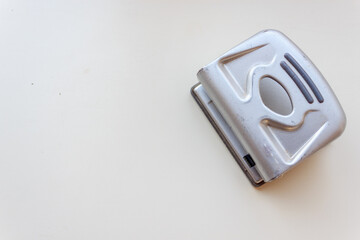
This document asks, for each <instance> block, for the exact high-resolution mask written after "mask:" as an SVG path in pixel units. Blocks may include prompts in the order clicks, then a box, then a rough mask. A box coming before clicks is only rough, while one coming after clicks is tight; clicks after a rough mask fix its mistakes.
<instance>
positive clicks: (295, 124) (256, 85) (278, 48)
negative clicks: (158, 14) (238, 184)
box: [191, 30, 346, 187]
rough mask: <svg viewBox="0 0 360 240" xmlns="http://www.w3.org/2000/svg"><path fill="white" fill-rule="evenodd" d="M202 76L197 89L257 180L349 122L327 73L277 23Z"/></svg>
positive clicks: (215, 124) (296, 160)
mask: <svg viewBox="0 0 360 240" xmlns="http://www.w3.org/2000/svg"><path fill="white" fill-rule="evenodd" d="M254 46H258V47H254ZM197 76H198V79H199V82H200V83H198V84H196V85H195V86H194V87H193V88H192V89H191V93H192V95H193V96H194V98H195V100H196V102H197V103H198V104H199V106H200V107H201V109H202V110H203V112H204V113H205V115H206V116H207V118H208V119H209V121H210V122H211V124H212V125H213V127H214V128H215V130H216V131H217V133H218V134H219V136H220V137H221V139H222V140H223V142H224V143H225V144H226V146H227V148H228V149H229V151H230V152H231V154H232V155H233V157H234V158H235V160H236V161H237V162H238V163H239V166H240V167H241V169H242V170H243V171H244V173H245V174H246V176H247V177H248V179H249V180H250V182H251V183H252V184H253V185H254V186H256V187H258V186H261V185H262V184H264V183H266V182H270V181H272V180H274V179H276V178H278V177H279V176H281V175H282V174H284V173H285V172H287V171H288V170H290V169H291V168H293V167H294V166H296V165H297V164H298V163H299V162H301V161H303V160H304V159H305V158H306V157H308V156H310V155H311V154H312V153H314V152H316V151H317V150H319V149H320V148H322V147H323V146H325V145H326V144H327V143H329V142H331V141H332V140H334V139H335V138H337V137H338V136H340V134H341V133H342V132H343V131H344V129H345V125H346V117H345V113H344V111H343V109H342V107H341V105H340V103H339V101H338V100H337V98H336V96H335V95H334V93H333V91H332V89H331V88H330V87H329V85H328V83H327V82H326V80H325V79H324V77H323V76H322V74H321V73H320V72H319V71H318V70H317V68H316V67H315V66H314V65H313V64H312V63H311V62H310V60H308V59H307V58H306V57H304V53H303V52H302V51H301V50H300V49H299V48H298V47H297V46H296V45H295V44H294V43H293V42H292V41H290V40H289V39H288V38H287V37H286V36H285V35H283V34H282V33H280V32H278V31H275V30H266V31H262V32H260V33H258V34H256V35H254V36H253V37H251V38H249V39H248V40H246V41H245V42H243V43H241V44H239V45H238V46H236V47H234V48H233V49H231V50H229V51H228V52H226V53H225V54H223V55H222V56H220V57H219V58H217V59H216V60H215V61H213V62H211V63H210V64H208V65H206V66H205V67H203V68H202V69H201V70H200V71H199V72H198V75H197ZM294 83H295V84H294ZM309 90H310V91H309ZM312 94H313V95H312ZM313 96H314V97H315V98H316V100H317V101H318V102H319V103H320V104H319V103H314V98H313ZM304 98H305V100H306V101H304ZM324 99H326V101H324ZM312 103H314V104H312ZM269 110H270V111H269Z"/></svg>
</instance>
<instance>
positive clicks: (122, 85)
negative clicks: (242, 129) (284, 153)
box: [0, 0, 360, 240]
mask: <svg viewBox="0 0 360 240" xmlns="http://www.w3.org/2000/svg"><path fill="white" fill-rule="evenodd" d="M297 3H301V4H297ZM359 24H360V2H359V1H338V2H333V1H321V2H314V1H294V2H289V1H264V2H258V1H246V2H242V1H235V0H234V1H219V2H209V1H100V0H99V1H90V0H88V1H45V0H39V1H26V0H23V1H16V0H11V1H10V0H9V1H7V0H2V1H1V2H0V36H1V37H0V83H1V85H0V112H1V114H0V146H1V151H0V239H26V240H29V239H181V240H183V239H206V240H210V239H359V238H360V229H359V218H360V208H359V202H360V193H359V183H360V180H359V169H360V161H359V159H358V150H359V147H358V146H359V143H358V135H359V134H360V131H359V130H360V129H359V122H360V114H359V103H360V101H359V90H360V84H359V82H360V72H359V55H360V47H359V45H358V43H359V42H360V28H359ZM266 28H274V29H278V30H281V31H282V32H284V33H285V34H287V35H288V36H289V37H290V38H291V39H292V40H294V41H295V42H296V43H297V44H298V45H299V47H300V48H301V49H302V50H303V51H304V52H305V53H307V55H308V56H309V57H310V58H311V59H312V60H313V62H314V63H315V64H316V65H317V66H318V68H319V69H320V71H321V72H322V73H323V75H324V76H325V77H326V78H327V80H328V82H329V83H330V85H331V86H332V87H333V89H334V91H335V92H336V94H337V96H338V97H339V100H340V102H341V103H342V105H343V107H344V110H345V112H346V114H347V118H348V124H347V129H346V130H345V133H344V134H343V135H342V136H341V137H340V138H339V139H338V140H336V141H335V142H333V143H332V144H330V145H329V146H327V147H326V148H325V149H323V150H321V151H320V152H318V153H316V154H315V155H314V156H312V157H311V158H309V159H308V160H306V161H305V162H304V163H303V164H301V165H300V166H298V167H296V168H295V169H294V170H292V171H291V172H289V173H288V174H286V175H285V176H284V177H283V178H281V179H279V180H277V181H275V182H273V183H270V184H267V185H266V186H264V187H263V188H262V189H260V190H256V189H254V188H253V187H252V186H251V185H250V183H249V182H248V180H247V179H246V177H245V175H244V174H243V173H242V172H241V170H240V168H239V167H238V166H237V164H236V162H235V161H234V160H233V158H232V156H231V155H230V153H229V152H228V150H227V149H226V147H225V146H224V144H223V143H222V142H221V140H220V138H219V137H218V136H217V134H216V132H215V131H214V130H213V128H212V127H211V125H210V124H209V123H208V121H207V119H206V118H205V116H204V115H203V114H202V112H201V111H200V109H199V108H198V106H197V105H196V103H195V102H194V100H193V99H192V97H191V96H190V93H189V89H190V87H191V86H192V85H193V84H195V83H196V82H197V80H196V76H195V74H196V72H197V70H198V69H199V68H200V67H201V66H203V65H205V64H207V63H209V62H210V61H212V60H213V59H214V58H216V57H217V56H219V55H220V54H222V53H223V52H225V51H226V50H228V49H230V48H231V47H233V46H234V45H236V44H238V43H239V42H241V41H243V40H245V39H246V38H248V37H250V36H251V35H253V34H254V33H256V32H258V31H260V30H262V29H266ZM250 236H251V238H250Z"/></svg>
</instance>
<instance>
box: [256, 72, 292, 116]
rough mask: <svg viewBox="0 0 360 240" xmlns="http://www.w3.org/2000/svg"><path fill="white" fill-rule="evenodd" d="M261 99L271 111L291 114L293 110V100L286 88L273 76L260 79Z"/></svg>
mask: <svg viewBox="0 0 360 240" xmlns="http://www.w3.org/2000/svg"><path fill="white" fill-rule="evenodd" d="M259 89H260V96H261V100H262V101H263V103H264V104H265V106H266V107H268V108H269V109H270V110H271V111H273V112H275V113H277V114H280V115H289V114H290V113H291V112H292V110H293V106H292V102H291V98H290V96H289V94H288V92H287V91H286V90H285V88H284V87H283V86H282V85H281V84H280V83H278V82H277V81H276V80H275V79H273V78H271V77H268V76H267V77H264V78H262V79H261V80H260V86H259Z"/></svg>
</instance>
